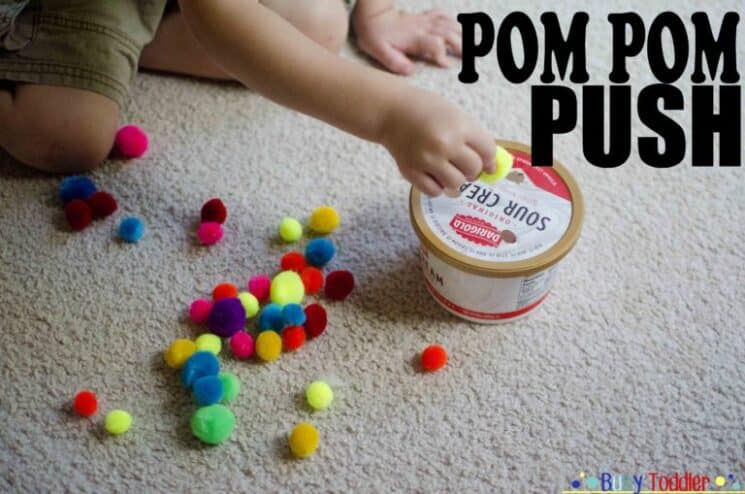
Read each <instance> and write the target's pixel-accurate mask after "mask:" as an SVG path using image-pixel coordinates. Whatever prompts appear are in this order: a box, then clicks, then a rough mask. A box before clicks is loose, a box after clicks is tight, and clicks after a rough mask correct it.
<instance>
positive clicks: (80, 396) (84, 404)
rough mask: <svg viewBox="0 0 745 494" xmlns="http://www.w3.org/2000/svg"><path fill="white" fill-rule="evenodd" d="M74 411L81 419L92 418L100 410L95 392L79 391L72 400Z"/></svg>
mask: <svg viewBox="0 0 745 494" xmlns="http://www.w3.org/2000/svg"><path fill="white" fill-rule="evenodd" d="M72 409H73V410H75V413H77V414H78V415H80V416H81V417H90V416H91V415H93V414H94V413H96V410H98V399H97V398H96V395H95V394H94V393H93V391H88V390H87V389H84V390H83V391H79V392H78V393H77V394H76V395H75V398H73V400H72Z"/></svg>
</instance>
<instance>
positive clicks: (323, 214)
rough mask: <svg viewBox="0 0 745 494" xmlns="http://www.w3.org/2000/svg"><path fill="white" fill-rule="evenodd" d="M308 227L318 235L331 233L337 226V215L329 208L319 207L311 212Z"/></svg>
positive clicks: (334, 210)
mask: <svg viewBox="0 0 745 494" xmlns="http://www.w3.org/2000/svg"><path fill="white" fill-rule="evenodd" d="M308 226H309V227H310V229H311V230H313V231H314V232H318V233H331V232H333V231H334V230H336V227H337V226H339V213H337V212H336V209H334V208H332V207H331V206H321V207H320V208H317V209H316V210H315V211H313V214H312V215H311V216H310V221H309V222H308Z"/></svg>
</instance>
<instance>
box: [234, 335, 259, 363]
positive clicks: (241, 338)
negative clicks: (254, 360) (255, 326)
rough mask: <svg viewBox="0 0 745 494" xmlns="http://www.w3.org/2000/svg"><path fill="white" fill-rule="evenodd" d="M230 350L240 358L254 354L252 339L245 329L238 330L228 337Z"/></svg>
mask: <svg viewBox="0 0 745 494" xmlns="http://www.w3.org/2000/svg"><path fill="white" fill-rule="evenodd" d="M230 351H231V352H233V355H235V357H236V358H239V359H241V360H245V359H247V358H251V355H253V354H254V339H253V338H252V337H251V335H250V334H248V333H246V332H245V331H238V332H237V333H235V334H234V335H233V336H231V337H230Z"/></svg>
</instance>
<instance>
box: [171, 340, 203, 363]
mask: <svg viewBox="0 0 745 494" xmlns="http://www.w3.org/2000/svg"><path fill="white" fill-rule="evenodd" d="M196 351H197V346H196V345H195V344H194V342H193V341H191V340H187V339H186V338H181V339H178V340H176V341H174V342H173V343H171V346H169V347H168V349H167V350H166V351H165V353H164V354H163V359H164V360H165V361H166V365H167V366H168V367H170V368H172V369H180V368H181V367H183V365H184V364H185V363H186V361H187V360H189V358H190V357H191V356H192V355H194V352H196Z"/></svg>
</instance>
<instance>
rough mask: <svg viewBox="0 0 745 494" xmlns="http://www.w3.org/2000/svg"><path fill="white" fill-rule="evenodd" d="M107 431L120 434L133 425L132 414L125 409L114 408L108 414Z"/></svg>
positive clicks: (105, 425) (105, 424)
mask: <svg viewBox="0 0 745 494" xmlns="http://www.w3.org/2000/svg"><path fill="white" fill-rule="evenodd" d="M104 427H105V428H106V432H108V433H109V434H113V435H115V436H118V435H119V434H124V433H125V432H127V431H128V430H129V428H130V427H132V416H131V415H130V414H129V413H127V412H125V411H124V410H112V411H110V412H109V413H108V414H107V415H106V422H105V423H104Z"/></svg>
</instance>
